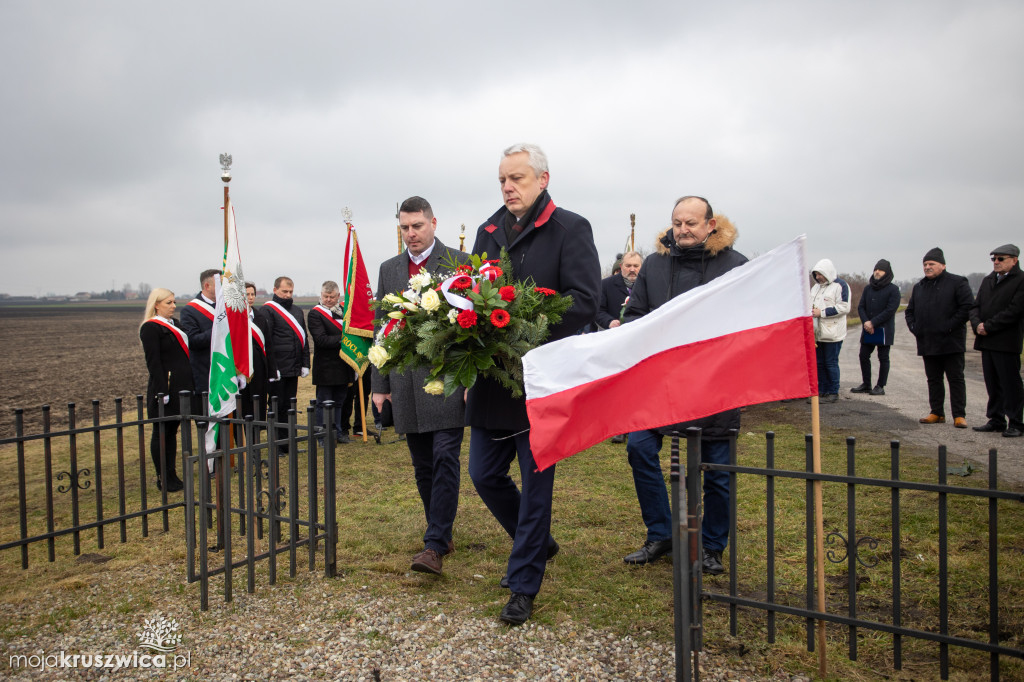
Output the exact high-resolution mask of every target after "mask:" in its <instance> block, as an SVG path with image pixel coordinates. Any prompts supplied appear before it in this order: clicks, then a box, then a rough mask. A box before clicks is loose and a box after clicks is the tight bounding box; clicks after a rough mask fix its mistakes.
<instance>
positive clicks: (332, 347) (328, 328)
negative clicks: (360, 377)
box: [306, 306, 356, 386]
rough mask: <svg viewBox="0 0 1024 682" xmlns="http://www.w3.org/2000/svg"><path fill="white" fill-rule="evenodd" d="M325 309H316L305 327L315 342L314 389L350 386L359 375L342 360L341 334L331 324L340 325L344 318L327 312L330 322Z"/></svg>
mask: <svg viewBox="0 0 1024 682" xmlns="http://www.w3.org/2000/svg"><path fill="white" fill-rule="evenodd" d="M324 313H325V308H323V307H322V306H314V307H313V309H312V310H310V311H309V315H308V316H307V318H306V327H308V328H309V336H310V338H311V339H312V341H313V371H312V373H311V376H312V378H313V385H314V386H350V385H351V384H352V383H354V382H355V380H356V373H355V370H353V369H352V368H351V367H350V366H349V364H348V363H347V362H345V361H344V360H342V359H341V354H340V352H341V337H342V333H341V330H340V329H338V327H337V326H336V325H335V324H334V323H333V322H331V320H337V321H338V322H339V323H340V322H341V320H342V318H343V317H344V316H343V315H339V314H337V313H335V312H332V311H330V310H326V313H327V315H330V317H331V320H329V319H327V315H325V314H324Z"/></svg>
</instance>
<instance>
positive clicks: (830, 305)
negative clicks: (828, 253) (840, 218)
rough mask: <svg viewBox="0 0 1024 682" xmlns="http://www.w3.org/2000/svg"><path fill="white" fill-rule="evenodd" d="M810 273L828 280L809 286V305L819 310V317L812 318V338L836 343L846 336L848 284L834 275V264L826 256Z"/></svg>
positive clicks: (848, 299) (848, 304) (848, 305)
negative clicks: (817, 274)
mask: <svg viewBox="0 0 1024 682" xmlns="http://www.w3.org/2000/svg"><path fill="white" fill-rule="evenodd" d="M811 272H812V273H815V272H817V273H819V274H821V275H824V276H825V279H826V280H828V282H827V283H825V284H819V283H818V282H817V280H815V282H814V286H812V287H811V307H812V308H818V309H819V310H821V317H815V318H814V340H815V341H819V342H822V343H836V342H839V341H842V340H843V339H845V338H846V315H847V313H849V312H850V285H849V284H847V283H846V280H844V279H843V278H842V277H838V276H837V275H836V266H834V265H832V261H830V260H829V259H828V258H822V259H821V260H820V261H818V262H817V263H816V264H815V265H814V269H813V270H812V271H811Z"/></svg>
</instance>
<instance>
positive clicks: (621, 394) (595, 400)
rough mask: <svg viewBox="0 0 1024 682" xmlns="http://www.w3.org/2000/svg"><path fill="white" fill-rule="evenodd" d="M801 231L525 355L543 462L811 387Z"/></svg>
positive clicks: (533, 428) (814, 385)
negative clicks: (660, 301)
mask: <svg viewBox="0 0 1024 682" xmlns="http://www.w3.org/2000/svg"><path fill="white" fill-rule="evenodd" d="M804 240H805V238H804V236H800V237H798V238H796V239H795V240H793V241H791V242H789V243H788V244H784V245H782V246H780V247H778V248H776V249H774V250H772V251H770V252H769V253H766V254H765V255H763V256H761V257H760V258H756V259H754V260H752V261H750V262H748V263H746V264H744V265H742V266H740V267H738V268H735V269H733V270H730V271H729V272H727V273H726V274H724V275H722V276H721V277H718V278H716V279H714V280H712V281H710V282H708V283H707V284H705V285H703V286H700V287H697V288H696V289H692V290H690V291H688V292H686V293H685V294H682V295H680V296H677V297H676V298H673V299H672V300H671V301H669V302H667V303H666V304H665V305H663V306H661V307H660V308H658V309H657V310H654V311H653V312H651V313H649V314H648V315H645V316H644V317H642V318H640V319H639V320H636V321H634V322H631V323H629V324H625V325H622V326H621V327H616V328H614V329H608V330H605V331H601V332H598V333H596V334H583V335H580V336H570V337H568V338H565V339H560V340H558V341H554V342H552V343H548V344H545V345H543V346H540V347H538V348H535V349H534V350H532V351H530V352H529V353H527V354H526V355H525V356H524V357H523V373H524V379H525V384H526V411H527V414H528V415H529V417H530V447H531V449H532V450H533V458H534V461H535V462H536V464H537V467H538V468H539V469H542V470H543V469H546V468H547V467H549V466H551V465H552V464H554V463H555V462H557V461H559V460H562V459H565V458H566V457H569V456H571V455H574V454H576V453H577V452H580V451H582V450H585V449H587V448H589V447H590V446H592V445H594V444H595V443H599V442H601V441H602V440H604V439H606V438H608V437H610V436H614V435H617V434H620V433H627V432H629V431H640V430H643V429H654V428H658V427H661V426H667V425H670V424H677V423H679V422H683V421H689V420H691V419H698V418H700V417H706V416H708V415H712V414H715V413H717V412H722V411H724V410H730V409H733V408H737V407H743V406H745V405H756V404H758V403H764V402H769V401H773V400H783V399H786V398H803V397H806V396H809V395H814V394H816V393H817V390H818V376H817V363H816V360H815V355H814V327H813V324H812V321H811V305H810V300H809V290H808V287H807V267H806V262H805V258H804Z"/></svg>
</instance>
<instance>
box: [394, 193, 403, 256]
mask: <svg viewBox="0 0 1024 682" xmlns="http://www.w3.org/2000/svg"><path fill="white" fill-rule="evenodd" d="M399 213H400V211H399V210H398V202H395V235H397V237H398V253H402V251H403V249H402V223H401V222H400V221H399V218H398V214H399Z"/></svg>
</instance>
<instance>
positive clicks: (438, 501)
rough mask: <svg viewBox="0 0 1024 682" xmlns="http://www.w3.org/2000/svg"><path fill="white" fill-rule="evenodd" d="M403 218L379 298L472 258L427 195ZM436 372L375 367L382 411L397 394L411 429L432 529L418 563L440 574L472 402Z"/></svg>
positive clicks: (403, 424) (415, 566) (398, 414)
mask: <svg viewBox="0 0 1024 682" xmlns="http://www.w3.org/2000/svg"><path fill="white" fill-rule="evenodd" d="M398 224H399V228H400V230H401V233H402V241H403V242H405V246H406V251H405V253H402V254H399V255H397V256H395V257H394V258H390V259H388V260H386V261H384V262H383V263H381V266H380V274H379V276H378V278H377V299H378V300H381V299H383V298H384V296H385V295H387V294H393V293H395V292H398V291H406V290H408V289H409V288H410V286H411V285H410V283H409V278H410V277H412V276H413V275H415V274H418V273H419V272H421V271H426V272H428V273H431V274H438V273H442V272H449V271H451V270H452V269H453V268H454V265H453V264H458V263H468V262H469V255H468V254H466V253H463V252H462V251H456V250H455V249H450V248H448V247H447V246H445V245H444V244H442V243H441V240H440V239H437V238H435V237H434V232H435V231H436V229H437V218H436V217H434V211H433V209H432V208H431V207H430V204H429V203H428V202H427V200H426V199H424V198H422V197H410V198H408V199H406V200H405V201H404V202H402V205H401V207H400V208H399V212H398ZM421 293H423V292H421ZM386 314H387V312H386V311H384V310H378V311H377V318H378V320H386V319H387V317H386ZM429 374H430V371H429V370H428V369H425V368H424V369H415V370H411V371H408V372H406V373H404V374H398V373H392V374H388V375H384V374H381V373H380V372H379V371H378V370H377V368H376V367H373V368H372V369H371V374H370V382H371V386H372V393H371V396H370V397H371V400H372V401H373V404H374V406H375V407H376V408H377V410H378V411H379V410H381V409H382V408H383V407H384V401H385V400H390V401H391V408H392V415H393V417H394V420H395V431H396V432H397V433H404V434H405V435H406V438H405V441H406V443H407V444H408V446H409V454H410V456H411V457H412V466H413V473H414V475H415V478H416V489H417V490H418V491H419V494H420V500H421V501H422V502H423V513H424V515H425V516H426V519H427V530H426V532H425V533H424V534H423V550H422V551H420V552H419V553H418V554H416V556H414V557H413V558H412V570H414V571H419V572H421V573H433V574H434V575H440V574H441V566H442V563H443V558H442V557H444V556H445V555H446V554H448V553H450V552H452V551H453V550H454V549H455V544H454V543H453V542H452V528H453V526H454V523H455V513H456V512H457V511H458V508H459V484H460V480H461V476H460V467H459V453H460V451H461V449H462V439H463V436H464V434H465V430H466V429H465V426H466V415H465V412H466V403H465V391H456V392H455V393H453V394H452V395H451V396H449V397H448V398H445V397H444V396H443V395H430V394H429V393H427V392H426V391H424V390H423V385H424V383H426V379H427V376H428V375H429Z"/></svg>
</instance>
